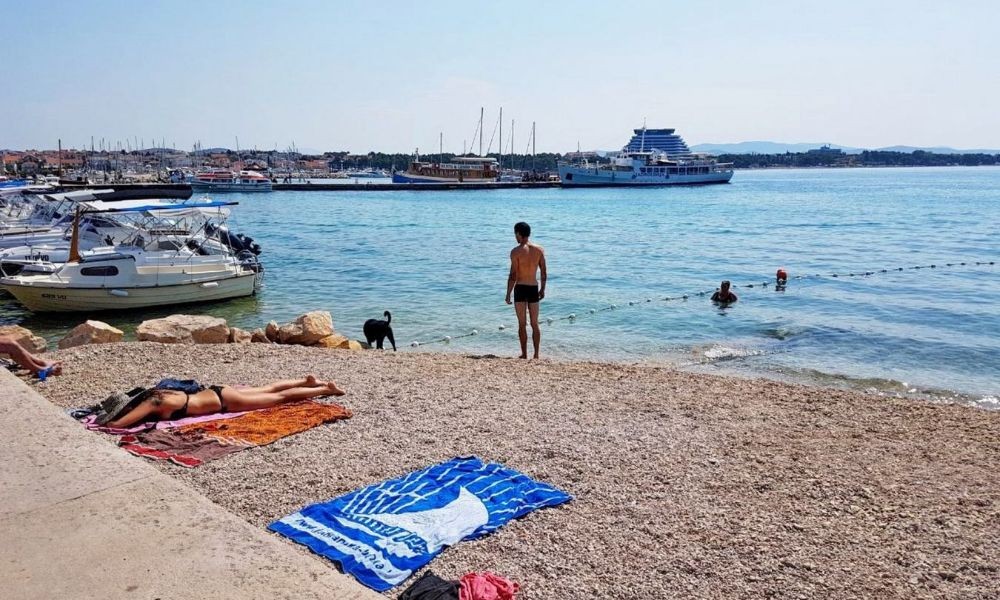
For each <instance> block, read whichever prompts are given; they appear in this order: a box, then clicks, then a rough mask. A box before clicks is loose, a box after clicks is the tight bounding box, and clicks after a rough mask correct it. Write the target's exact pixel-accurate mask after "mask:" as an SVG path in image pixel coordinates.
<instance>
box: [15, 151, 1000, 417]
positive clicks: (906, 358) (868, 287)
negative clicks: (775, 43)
mask: <svg viewBox="0 0 1000 600" xmlns="http://www.w3.org/2000/svg"><path fill="white" fill-rule="evenodd" d="M229 197H231V198H234V199H237V200H239V201H240V202H241V205H240V206H239V207H238V208H237V209H236V211H235V213H234V218H233V220H232V223H231V224H232V226H233V228H234V229H236V230H239V231H243V232H246V233H247V234H248V235H250V236H252V237H254V238H255V239H256V240H257V241H259V242H260V243H261V245H262V246H263V247H264V250H265V253H264V255H263V256H262V258H263V259H264V260H265V264H266V266H267V269H268V271H267V277H266V289H265V290H263V291H262V293H261V294H260V295H259V296H258V297H257V298H255V299H247V300H240V301H234V302H230V303H225V304H218V305H212V306H208V307H202V308H187V309H185V312H205V313H211V314H215V315H219V316H224V317H226V318H228V319H229V320H230V322H231V323H232V324H235V325H240V326H243V327H248V328H250V327H256V326H260V325H263V324H264V323H265V322H267V321H268V320H271V319H275V320H278V321H282V320H287V319H291V318H293V317H295V316H296V315H298V314H300V313H302V312H304V311H307V310H311V309H327V310H330V311H331V312H332V313H333V315H334V321H335V323H336V326H337V328H338V330H340V331H341V332H343V333H345V334H347V335H349V336H352V337H357V338H361V337H362V333H361V325H362V323H363V322H364V321H365V319H368V318H371V317H378V316H379V315H380V314H381V312H382V311H383V310H386V309H388V310H391V311H392V313H393V325H394V329H395V332H396V339H397V343H398V344H399V346H400V350H401V351H412V349H411V348H410V346H409V344H410V342H411V341H413V340H422V341H424V340H431V339H435V338H440V337H443V336H446V335H450V336H457V335H461V334H463V333H467V332H469V331H471V330H473V329H477V330H478V331H479V335H477V336H475V337H469V338H463V339H456V340H453V341H452V342H451V343H450V344H434V345H430V346H426V347H424V348H422V349H434V350H450V351H458V352H468V353H496V354H504V355H510V354H513V353H515V352H516V351H517V349H516V346H517V341H516V338H517V336H516V328H515V327H513V325H514V324H515V320H514V318H513V313H512V310H511V309H510V308H509V307H508V306H506V305H505V304H504V302H503V298H504V290H505V288H504V286H505V283H506V277H507V269H508V259H507V254H508V251H509V250H510V248H511V247H512V246H513V245H514V238H513V235H512V232H511V227H512V225H513V223H514V222H516V221H518V220H525V221H528V222H529V223H531V225H532V227H533V228H534V236H533V237H534V238H535V240H536V241H537V242H538V243H540V244H542V245H543V246H544V247H545V248H546V251H547V255H548V264H549V273H550V280H549V288H548V296H547V298H546V300H545V301H544V302H543V304H542V315H543V319H544V318H545V317H547V316H551V317H561V316H565V315H568V314H570V313H575V314H576V315H578V318H577V319H576V320H574V321H557V322H555V323H553V324H551V325H548V326H543V330H544V340H543V344H544V345H543V350H544V351H545V352H546V353H547V354H549V355H550V356H555V357H563V358H602V359H613V360H627V361H643V362H650V361H652V362H658V361H668V362H672V363H681V364H685V365H688V366H691V367H692V368H696V369H702V370H719V369H721V370H725V371H736V372H748V373H766V374H770V375H776V376H779V377H788V378H793V379H799V380H802V379H805V380H808V381H815V382H819V383H824V384H837V385H840V384H843V385H850V386H853V387H861V388H865V387H874V388H876V389H879V390H883V391H889V392H902V393H907V392H914V393H916V392H919V393H930V394H934V395H946V394H945V392H946V391H953V392H959V393H961V394H964V395H969V396H971V397H973V398H974V399H975V400H976V401H978V402H980V403H981V404H982V405H984V406H991V405H995V404H997V396H998V395H1000V300H998V299H997V298H998V296H1000V266H992V267H990V266H966V267H951V268H938V269H933V270H930V269H925V270H917V271H913V270H908V271H904V272H894V273H888V274H881V273H879V274H877V275H873V276H871V277H867V278H839V279H834V278H810V279H804V280H796V279H792V280H791V281H790V282H789V286H788V288H787V290H785V291H784V292H776V291H774V289H773V288H761V287H760V286H759V283H760V282H763V281H770V280H771V279H772V278H773V275H774V271H775V269H776V268H777V267H785V268H786V269H787V270H788V271H789V273H790V274H791V275H792V277H794V276H795V275H800V274H816V273H823V274H830V273H833V272H845V273H846V272H853V271H859V270H860V271H865V270H879V269H882V268H894V267H908V266H913V265H929V264H938V265H943V264H944V263H948V262H962V261H966V262H969V261H972V262H975V261H990V260H993V261H997V259H998V258H1000V228H998V223H1000V169H995V168H976V169H961V168H945V169H882V170H878V169H854V170H800V171H744V172H737V174H736V176H735V177H734V179H733V183H732V184H730V185H724V186H710V187H699V188H681V189H662V188H661V189H645V190H631V189H595V190H560V189H548V190H533V191H524V190H511V191H468V192H276V193H273V194H260V195H245V196H240V195H232V196H229ZM721 279H730V280H732V281H733V282H734V284H736V285H737V286H743V285H745V284H747V283H756V284H758V285H757V286H755V287H754V288H752V289H747V288H744V287H739V288H738V289H737V290H736V291H737V293H738V294H739V295H740V301H739V302H738V303H737V304H736V305H734V306H732V307H730V308H728V309H725V310H720V309H718V308H716V307H714V306H713V305H712V304H711V303H710V302H708V301H707V299H705V298H703V297H695V298H692V299H689V300H688V301H686V302H663V301H659V300H654V301H653V302H650V303H645V302H643V303H640V304H638V305H636V306H628V302H629V301H641V300H644V299H645V298H647V297H651V298H654V299H656V298H662V297H664V296H678V295H681V294H685V293H693V292H697V291H700V290H706V289H712V288H714V287H715V286H716V285H717V283H718V281H719V280H721ZM612 303H615V304H618V305H619V308H618V309H616V310H609V311H603V312H598V313H596V314H590V313H589V310H590V309H592V308H594V309H596V308H601V307H604V306H607V305H609V304H612ZM170 312H177V311H176V309H175V310H174V311H169V310H167V311H161V312H158V313H145V314H143V315H135V314H133V315H119V316H115V317H110V316H106V317H103V318H105V319H106V320H108V321H110V322H112V323H116V324H119V325H125V326H134V324H135V323H137V322H138V321H139V320H141V319H142V318H143V317H148V316H149V315H150V314H169V313H170ZM0 318H2V319H3V320H5V321H7V322H12V321H13V322H17V321H23V323H24V324H25V325H26V326H28V327H30V328H32V329H35V330H36V331H39V332H41V333H43V334H45V335H49V336H56V335H58V334H60V333H61V332H62V331H64V330H65V329H66V328H67V327H69V326H72V325H74V324H76V323H77V322H79V321H80V320H81V318H79V317H75V318H71V319H68V320H62V319H52V318H47V317H45V318H43V317H34V316H30V315H26V314H24V313H23V312H21V311H20V309H18V308H17V307H16V305H15V304H14V303H13V301H12V300H11V299H10V298H9V297H6V298H4V299H0ZM501 324H503V325H506V327H507V328H506V329H505V330H500V329H499V326H500V325H501Z"/></svg>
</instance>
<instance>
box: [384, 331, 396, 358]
mask: <svg viewBox="0 0 1000 600" xmlns="http://www.w3.org/2000/svg"><path fill="white" fill-rule="evenodd" d="M386 335H387V336H388V337H389V343H390V344H392V351H393V352H395V351H396V338H395V337H393V335H392V330H391V329H390V330H389V331H388V332H387V333H386Z"/></svg>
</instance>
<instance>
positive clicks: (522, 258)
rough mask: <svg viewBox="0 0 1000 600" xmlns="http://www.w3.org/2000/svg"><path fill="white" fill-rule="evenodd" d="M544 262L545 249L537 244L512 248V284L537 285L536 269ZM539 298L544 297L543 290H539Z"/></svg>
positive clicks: (528, 243) (529, 243)
mask: <svg viewBox="0 0 1000 600" xmlns="http://www.w3.org/2000/svg"><path fill="white" fill-rule="evenodd" d="M544 260H545V249H544V248H542V247H541V246H539V245H537V244H532V243H531V242H525V243H523V244H518V245H517V246H514V249H513V250H511V251H510V264H511V269H512V270H513V271H514V283H515V284H521V285H538V268H539V266H540V265H541V263H542V262H543V261H544ZM538 295H539V297H541V296H543V295H544V288H543V289H541V290H539V294H538Z"/></svg>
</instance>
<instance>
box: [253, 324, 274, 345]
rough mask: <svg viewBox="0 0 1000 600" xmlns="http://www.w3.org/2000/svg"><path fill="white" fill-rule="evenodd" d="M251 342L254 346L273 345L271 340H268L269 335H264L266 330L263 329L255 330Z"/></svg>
mask: <svg viewBox="0 0 1000 600" xmlns="http://www.w3.org/2000/svg"><path fill="white" fill-rule="evenodd" d="M250 341H251V342H253V343H254V344H270V343H271V340H269V339H267V334H266V333H264V330H263V329H261V328H260V327H258V328H257V329H254V330H253V332H252V333H251V334H250Z"/></svg>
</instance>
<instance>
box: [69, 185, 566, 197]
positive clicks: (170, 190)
mask: <svg viewBox="0 0 1000 600" xmlns="http://www.w3.org/2000/svg"><path fill="white" fill-rule="evenodd" d="M560 185H561V184H560V182H558V181H513V182H508V181H504V182H497V183H275V184H274V185H273V186H272V189H273V190H274V191H276V192H433V191H436V192H440V191H446V190H513V189H541V188H557V187H560ZM61 187H63V188H65V189H66V190H67V191H72V190H78V189H104V190H107V189H113V190H148V191H149V192H150V193H151V194H160V196H159V197H170V198H172V197H177V196H178V195H179V194H183V193H185V192H186V193H187V194H188V195H187V196H185V197H190V195H191V185H190V184H187V183H107V184H101V183H95V184H84V183H63V184H61ZM151 197H153V196H151Z"/></svg>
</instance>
